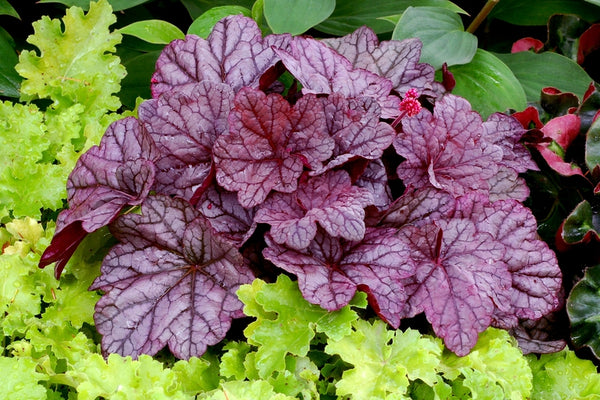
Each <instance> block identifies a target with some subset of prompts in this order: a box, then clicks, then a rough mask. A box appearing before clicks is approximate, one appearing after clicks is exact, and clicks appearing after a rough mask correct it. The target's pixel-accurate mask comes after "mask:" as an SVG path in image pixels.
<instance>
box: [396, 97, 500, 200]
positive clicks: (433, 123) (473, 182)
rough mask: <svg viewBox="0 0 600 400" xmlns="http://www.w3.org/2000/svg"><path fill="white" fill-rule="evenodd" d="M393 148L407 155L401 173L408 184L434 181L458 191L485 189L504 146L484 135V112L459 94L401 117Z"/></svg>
mask: <svg viewBox="0 0 600 400" xmlns="http://www.w3.org/2000/svg"><path fill="white" fill-rule="evenodd" d="M394 148H395V149H396V151H397V152H398V154H399V155H401V156H403V157H405V158H406V161H404V162H403V163H401V164H400V165H399V166H398V170H397V172H398V176H399V177H400V178H401V179H402V180H403V181H404V184H405V185H407V186H409V185H410V186H414V187H417V188H418V187H426V186H433V187H435V188H437V189H441V190H445V191H447V192H449V193H451V194H453V195H454V196H460V195H463V194H465V193H468V192H470V191H479V192H484V193H487V192H488V191H489V183H488V179H490V178H492V177H493V176H494V175H495V174H496V172H497V171H498V166H497V164H498V162H499V161H500V160H501V158H502V152H501V151H500V148H499V147H497V146H490V145H489V143H487V142H486V141H485V136H484V128H483V125H482V122H481V117H480V116H479V114H478V113H476V112H475V111H472V110H471V106H470V105H469V103H468V102H467V101H466V100H465V99H463V98H460V97H457V96H453V95H446V96H444V97H443V98H442V99H441V100H439V101H438V102H436V105H435V108H434V111H433V114H431V113H430V112H429V111H428V110H426V109H424V110H423V111H421V112H420V113H419V114H417V115H416V116H414V117H405V118H404V119H402V132H400V133H399V134H398V135H397V136H396V139H395V140H394Z"/></svg>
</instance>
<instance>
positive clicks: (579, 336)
mask: <svg viewBox="0 0 600 400" xmlns="http://www.w3.org/2000/svg"><path fill="white" fill-rule="evenodd" d="M599 293H600V266H598V265H596V266H593V267H591V268H588V269H587V270H586V271H585V276H584V278H583V279H582V280H581V281H579V282H578V283H577V284H576V285H575V286H574V287H573V290H571V293H570V294H569V298H568V299H567V312H568V314H569V319H570V320H571V329H572V331H571V338H572V339H573V342H574V344H575V345H576V346H578V347H581V346H588V347H589V348H590V349H592V351H593V352H594V354H595V355H598V354H600V312H599V310H600V295H599Z"/></svg>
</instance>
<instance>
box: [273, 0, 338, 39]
mask: <svg viewBox="0 0 600 400" xmlns="http://www.w3.org/2000/svg"><path fill="white" fill-rule="evenodd" d="M335 3H336V2H335V0H264V3H263V12H264V14H265V19H266V20H267V23H268V24H269V26H270V27H271V29H272V30H273V32H274V33H291V34H292V35H299V34H301V33H304V32H306V31H307V30H308V29H310V28H312V27H313V26H315V25H317V24H318V23H320V22H323V21H324V20H325V19H327V17H329V16H330V15H331V13H332V12H333V10H334V8H335Z"/></svg>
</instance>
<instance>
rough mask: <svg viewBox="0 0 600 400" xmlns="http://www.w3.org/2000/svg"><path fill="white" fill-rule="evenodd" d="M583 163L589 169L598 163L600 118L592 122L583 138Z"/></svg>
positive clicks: (599, 156)
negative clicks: (584, 138)
mask: <svg viewBox="0 0 600 400" xmlns="http://www.w3.org/2000/svg"><path fill="white" fill-rule="evenodd" d="M585 163H586V164H587V167H588V169H589V170H590V171H593V170H594V168H596V166H598V165H600V118H598V119H596V121H595V122H594V123H593V124H592V126H591V127H590V129H589V130H588V132H587V136H586V140H585Z"/></svg>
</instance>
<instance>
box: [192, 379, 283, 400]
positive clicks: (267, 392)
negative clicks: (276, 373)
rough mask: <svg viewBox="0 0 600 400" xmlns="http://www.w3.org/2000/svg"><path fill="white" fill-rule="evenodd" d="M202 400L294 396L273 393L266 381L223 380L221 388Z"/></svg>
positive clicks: (249, 399)
mask: <svg viewBox="0 0 600 400" xmlns="http://www.w3.org/2000/svg"><path fill="white" fill-rule="evenodd" d="M200 399H203V400H256V399H272V400H294V399H295V397H290V396H286V395H284V394H281V393H275V391H274V390H273V386H271V384H270V383H269V382H267V381H232V382H223V384H222V388H221V389H219V390H216V391H215V392H213V393H209V395H207V396H201V397H200Z"/></svg>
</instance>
